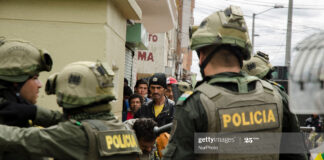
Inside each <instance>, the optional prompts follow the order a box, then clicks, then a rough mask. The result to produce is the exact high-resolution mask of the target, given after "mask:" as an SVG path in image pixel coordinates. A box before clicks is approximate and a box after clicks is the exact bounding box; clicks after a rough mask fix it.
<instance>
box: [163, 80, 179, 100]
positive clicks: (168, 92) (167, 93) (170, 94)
mask: <svg viewBox="0 0 324 160" xmlns="http://www.w3.org/2000/svg"><path fill="white" fill-rule="evenodd" d="M176 83H178V81H177V80H176V79H175V78H173V77H168V79H167V89H166V90H165V96H166V97H168V98H169V99H171V100H172V101H175V100H174V96H173V92H172V84H176Z"/></svg>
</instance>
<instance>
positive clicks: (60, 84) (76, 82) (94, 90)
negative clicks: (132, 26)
mask: <svg viewBox="0 0 324 160" xmlns="http://www.w3.org/2000/svg"><path fill="white" fill-rule="evenodd" d="M113 77H114V73H113V71H112V70H111V69H110V68H108V67H104V66H103V65H102V64H101V63H100V62H87V61H81V62H75V63H71V64H69V65H67V66H66V67H64V68H63V70H62V71H61V72H59V73H56V74H54V75H52V76H50V77H49V79H48V80H47V82H46V88H45V90H46V93H47V94H54V93H55V94H56V96H57V103H58V104H59V105H60V106H62V107H63V108H65V109H72V108H78V107H82V106H87V105H91V104H94V103H100V102H103V103H106V102H107V103H108V102H109V101H112V100H115V99H116V98H115V94H114V91H113V89H114V85H113Z"/></svg>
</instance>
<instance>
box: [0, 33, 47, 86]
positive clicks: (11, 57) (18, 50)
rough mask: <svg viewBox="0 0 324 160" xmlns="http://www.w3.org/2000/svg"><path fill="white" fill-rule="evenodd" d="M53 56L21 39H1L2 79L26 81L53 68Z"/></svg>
mask: <svg viewBox="0 0 324 160" xmlns="http://www.w3.org/2000/svg"><path fill="white" fill-rule="evenodd" d="M52 64H53V62H52V59H51V56H50V55H49V54H48V53H47V52H45V51H43V50H41V49H38V48H36V47H35V46H33V45H32V44H31V43H29V42H25V41H21V40H6V39H0V79H1V80H5V81H9V82H17V83H19V82H24V81H26V80H28V79H29V78H30V77H31V76H34V75H36V74H38V73H39V72H41V71H50V70H51V69H52Z"/></svg>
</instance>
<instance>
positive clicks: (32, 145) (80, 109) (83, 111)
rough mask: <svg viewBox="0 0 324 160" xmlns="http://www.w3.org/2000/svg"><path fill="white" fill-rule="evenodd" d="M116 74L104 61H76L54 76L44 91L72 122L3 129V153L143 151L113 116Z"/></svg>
mask: <svg viewBox="0 0 324 160" xmlns="http://www.w3.org/2000/svg"><path fill="white" fill-rule="evenodd" d="M113 75H114V73H113V72H112V71H111V70H107V69H106V68H105V67H103V65H102V64H101V63H100V62H75V63H71V64H69V65H67V66H66V67H65V68H64V69H63V70H62V71H61V72H59V73H57V74H54V75H52V76H50V78H49V79H48V81H47V83H46V92H47V93H48V94H54V93H55V94H56V96H57V103H58V104H59V105H60V106H61V107H63V112H64V115H65V117H67V118H68V119H69V120H68V121H65V122H60V123H59V124H58V125H55V126H52V127H49V128H44V129H40V128H36V127H31V128H17V127H9V126H5V125H0V146H1V148H0V150H14V151H17V152H22V151H25V152H28V153H29V154H30V155H34V156H47V157H54V158H55V159H78V160H79V159H80V160H82V159H107V158H109V159H127V158H134V155H133V154H139V153H141V150H140V148H139V147H138V142H137V139H136V135H135V134H134V132H133V131H131V130H127V128H126V126H125V125H124V124H122V123H121V122H119V121H118V120H117V119H116V118H115V116H114V115H113V114H112V113H111V112H110V110H111V105H110V104H109V102H111V101H112V100H114V99H115V96H114V93H113V87H114V85H113Z"/></svg>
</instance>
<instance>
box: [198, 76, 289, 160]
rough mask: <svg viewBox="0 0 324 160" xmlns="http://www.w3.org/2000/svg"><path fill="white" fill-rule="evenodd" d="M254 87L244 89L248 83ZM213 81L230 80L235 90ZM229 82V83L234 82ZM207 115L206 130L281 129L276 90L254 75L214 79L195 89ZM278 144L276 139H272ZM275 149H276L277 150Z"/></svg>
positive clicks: (280, 107) (233, 156) (205, 156)
mask: <svg viewBox="0 0 324 160" xmlns="http://www.w3.org/2000/svg"><path fill="white" fill-rule="evenodd" d="M251 82H256V83H255V84H256V88H255V89H254V90H253V91H248V84H249V83H251ZM214 83H234V84H237V86H238V92H234V91H230V90H228V89H225V88H223V87H220V86H215V85H211V84H214ZM234 84H233V85H234ZM195 92H201V94H200V100H201V102H202V104H203V106H204V109H205V111H206V113H207V118H208V132H281V128H282V116H283V104H282V99H281V96H280V94H279V92H278V91H277V90H276V89H274V87H273V86H272V85H271V84H269V83H267V82H266V81H263V80H260V79H258V78H256V77H252V76H246V77H242V78H240V77H239V78H214V79H212V80H210V81H209V82H208V83H206V82H205V83H203V84H202V85H200V86H199V87H197V88H196V89H195ZM276 140H277V144H280V138H276ZM278 152H279V150H278ZM199 158H201V159H222V160H223V159H235V160H237V159H257V160H263V159H267V160H270V159H271V160H275V159H279V155H278V154H276V155H273V154H272V155H269V154H267V155H264V154H210V155H208V154H202V155H201V157H199Z"/></svg>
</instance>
